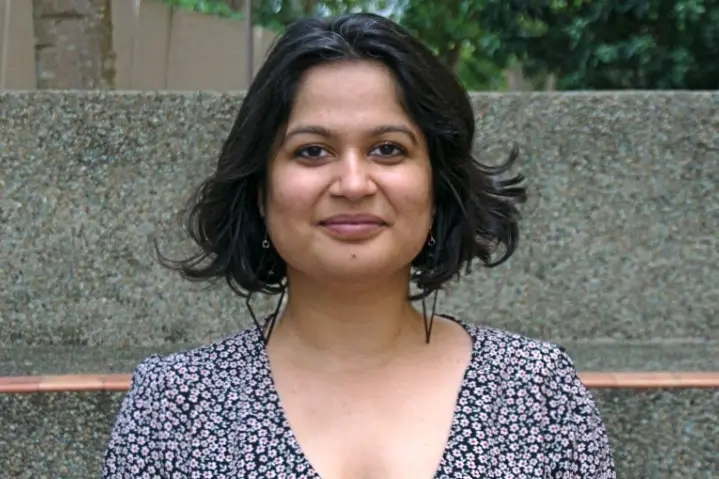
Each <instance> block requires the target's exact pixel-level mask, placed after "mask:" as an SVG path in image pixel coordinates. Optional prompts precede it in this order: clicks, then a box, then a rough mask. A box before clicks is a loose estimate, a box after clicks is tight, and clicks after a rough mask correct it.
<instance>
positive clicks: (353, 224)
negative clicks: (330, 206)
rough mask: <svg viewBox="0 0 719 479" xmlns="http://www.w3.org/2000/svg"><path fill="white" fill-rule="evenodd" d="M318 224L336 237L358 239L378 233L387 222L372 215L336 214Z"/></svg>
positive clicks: (367, 237) (350, 239) (364, 238)
mask: <svg viewBox="0 0 719 479" xmlns="http://www.w3.org/2000/svg"><path fill="white" fill-rule="evenodd" d="M320 226H322V227H323V228H324V230H325V231H326V232H327V233H328V234H329V235H330V236H332V237H334V238H336V239H339V240H349V241H352V240H353V241H359V240H366V239H369V238H372V237H374V236H376V235H378V234H379V233H380V232H381V231H382V229H383V228H384V227H385V226H387V223H386V222H385V221H384V220H383V219H382V218H380V217H379V216H374V215H366V214H362V215H336V216H332V217H330V218H327V219H326V220H323V221H320Z"/></svg>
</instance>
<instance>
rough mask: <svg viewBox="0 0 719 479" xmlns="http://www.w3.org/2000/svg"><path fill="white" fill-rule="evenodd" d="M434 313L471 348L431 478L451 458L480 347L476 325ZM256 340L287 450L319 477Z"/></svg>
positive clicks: (313, 476) (264, 349) (264, 351)
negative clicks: (461, 334) (468, 341)
mask: <svg viewBox="0 0 719 479" xmlns="http://www.w3.org/2000/svg"><path fill="white" fill-rule="evenodd" d="M437 316H440V317H442V318H445V319H449V320H450V321H454V322H455V323H457V324H458V325H460V326H461V327H462V329H464V331H465V332H466V333H467V334H468V335H469V337H470V339H471V340H472V351H471V354H470V359H469V364H467V366H466V368H465V370H464V374H463V375H462V382H461V384H460V387H459V390H458V391H457V397H456V398H455V401H454V411H453V413H452V423H451V426H450V428H449V432H448V435H447V438H446V440H445V445H444V450H443V451H442V458H441V459H440V461H439V463H438V464H437V469H436V471H435V473H434V474H433V476H432V477H433V478H435V479H436V478H439V477H440V476H441V474H442V472H443V471H444V470H445V469H446V467H447V465H448V464H449V463H450V461H451V456H452V451H453V450H454V445H455V444H456V442H457V440H458V438H459V436H460V433H461V426H460V423H461V419H462V417H461V416H462V407H461V403H462V397H463V396H464V393H465V391H466V387H467V381H468V377H469V374H470V373H471V372H472V371H473V370H474V369H475V368H476V367H477V363H478V355H479V350H480V344H479V335H478V334H477V331H476V326H474V325H471V324H469V323H467V322H465V321H463V320H461V319H458V318H455V317H453V316H450V315H447V314H437ZM257 340H258V341H259V342H260V345H261V347H260V361H261V364H262V372H263V374H264V376H265V379H266V381H267V383H268V384H269V398H270V401H271V404H269V406H271V407H272V408H274V409H275V411H277V417H278V419H279V422H280V424H279V426H280V428H281V430H282V435H283V437H284V438H285V439H286V440H287V442H288V443H289V447H290V450H291V452H292V454H294V455H295V457H296V458H298V460H299V463H300V464H301V465H302V466H303V469H304V470H305V471H306V472H307V474H308V475H307V476H306V477H307V478H308V479H310V478H311V479H323V478H322V476H320V474H319V473H318V472H317V471H316V470H315V468H314V466H313V465H312V462H311V461H310V460H309V458H308V457H307V456H306V455H305V453H304V451H303V450H302V446H301V445H300V443H299V440H298V439H297V436H296V435H295V432H294V431H293V430H292V426H291V425H290V422H289V419H288V418H287V414H286V412H285V409H284V407H283V406H282V400H281V399H280V394H279V391H278V390H277V387H276V385H275V379H274V377H273V375H272V367H271V365H270V359H269V356H268V354H267V347H266V345H265V343H264V341H263V340H262V337H261V335H260V334H259V332H258V333H257Z"/></svg>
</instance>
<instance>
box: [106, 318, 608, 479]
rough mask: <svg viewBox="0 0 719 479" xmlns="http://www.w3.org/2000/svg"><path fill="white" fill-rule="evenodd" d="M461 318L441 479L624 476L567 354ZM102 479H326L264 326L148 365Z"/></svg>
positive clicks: (120, 421) (136, 381) (124, 410)
mask: <svg viewBox="0 0 719 479" xmlns="http://www.w3.org/2000/svg"><path fill="white" fill-rule="evenodd" d="M457 322H459V323H460V324H461V325H462V326H463V327H464V328H465V329H466V330H467V332H468V333H469V334H470V335H471V336H472V338H473V340H474V347H473V352H472V359H471V362H470V364H469V366H468V367H467V370H466V371H465V375H464V380H463V383H462V386H461V389H460V393H459V396H458V399H457V403H456V407H455V411H454V419H453V423H452V427H451V431H450V434H449V438H448V441H447V444H446V448H445V451H444V455H443V458H442V460H441V462H440V464H439V467H438V469H437V472H436V474H435V476H434V477H435V479H465V478H468V479H469V478H481V479H494V478H502V479H505V478H513V479H539V478H547V479H548V478H552V479H580V478H581V479H615V478H616V473H615V467H614V462H613V459H612V451H611V446H610V442H609V439H608V437H607V433H606V430H605V428H604V424H603V423H602V420H601V417H600V415H599V412H598V410H597V408H596V406H595V404H594V401H593V399H592V396H591V394H590V393H589V392H588V391H587V389H586V388H585V387H584V385H583V384H582V383H581V382H580V380H579V378H578V377H577V373H576V370H575V368H574V366H573V364H572V361H571V360H570V358H569V357H568V356H567V355H566V354H565V353H564V352H563V351H562V350H561V348H559V347H557V346H555V345H552V344H550V343H545V342H541V341H535V340H531V339H528V338H525V337H522V336H519V335H515V334H511V333H507V332H504V331H499V330H496V329H491V328H486V327H481V326H477V325H474V324H470V323H467V322H463V321H457ZM102 477H103V478H105V479H120V478H128V479H129V478H133V479H140V478H208V479H209V478H247V479H254V478H257V479H265V478H285V479H292V478H295V479H300V478H308V479H320V476H319V475H318V474H317V473H316V472H315V471H314V470H313V468H312V465H311V464H310V462H309V461H308V460H307V458H306V457H305V456H304V455H303V453H302V450H301V448H300V445H299V444H298V442H297V440H296V438H295V436H294V434H293V432H292V430H291V429H290V427H289V424H288V421H287V419H286V417H285V415H284V412H283V410H282V407H281V405H280V399H279V397H278V394H277V391H276V390H275V387H274V384H273V380H272V376H271V371H270V367H269V361H268V358H267V354H266V350H265V346H264V342H263V340H262V337H261V335H260V334H259V332H258V331H257V330H255V329H254V328H253V329H248V330H246V331H243V332H240V333H238V334H236V335H234V336H232V337H229V338H227V339H225V340H223V341H220V342H216V343H214V344H211V345H208V346H204V347H201V348H198V349H194V350H190V351H186V352H181V353H176V354H172V355H169V356H166V357H160V356H151V357H150V358H148V359H146V360H145V361H143V362H142V363H141V364H140V365H139V366H138V367H137V369H136V370H135V372H134V374H133V379H132V387H131V389H130V391H129V393H128V394H127V396H126V397H125V399H124V401H123V403H122V407H121V409H120V412H119V414H118V417H117V420H116V423H115V427H114V429H113V431H112V435H111V437H110V441H109V445H108V448H107V452H106V454H105V458H104V464H103V471H102ZM327 479H331V478H327ZM388 479H391V478H388Z"/></svg>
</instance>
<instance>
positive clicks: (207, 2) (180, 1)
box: [164, 0, 245, 20]
mask: <svg viewBox="0 0 719 479" xmlns="http://www.w3.org/2000/svg"><path fill="white" fill-rule="evenodd" d="M164 2H165V3H167V4H169V5H171V6H173V7H175V8H179V9H183V10H191V11H193V12H200V13H206V14H208V15H216V16H218V17H223V18H230V19H234V20H242V19H244V18H245V16H244V15H243V14H242V12H240V11H238V10H235V9H234V8H232V7H231V6H230V4H229V3H227V1H225V0H164Z"/></svg>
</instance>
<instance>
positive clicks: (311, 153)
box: [295, 145, 329, 159]
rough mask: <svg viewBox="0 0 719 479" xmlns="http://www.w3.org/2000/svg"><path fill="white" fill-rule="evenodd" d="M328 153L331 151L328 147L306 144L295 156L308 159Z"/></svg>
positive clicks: (324, 155) (322, 156) (321, 156)
mask: <svg viewBox="0 0 719 479" xmlns="http://www.w3.org/2000/svg"><path fill="white" fill-rule="evenodd" d="M328 154H329V153H328V151H327V150H326V149H324V148H322V147H321V146H317V145H312V146H305V147H304V148H300V149H299V150H297V151H295V156H297V157H300V158H307V159H318V158H324V157H326V156H327V155H328Z"/></svg>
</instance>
